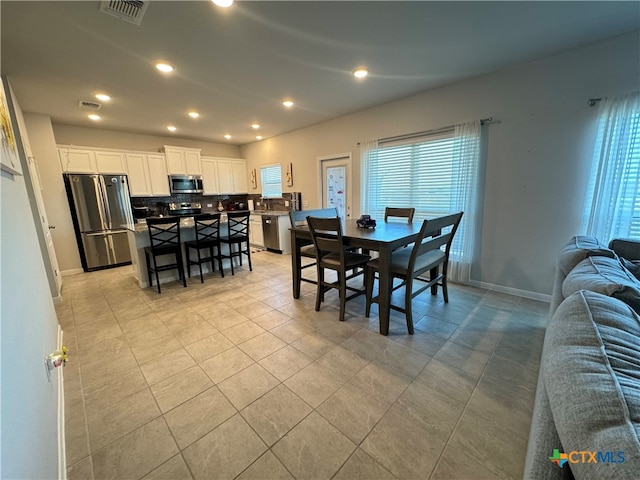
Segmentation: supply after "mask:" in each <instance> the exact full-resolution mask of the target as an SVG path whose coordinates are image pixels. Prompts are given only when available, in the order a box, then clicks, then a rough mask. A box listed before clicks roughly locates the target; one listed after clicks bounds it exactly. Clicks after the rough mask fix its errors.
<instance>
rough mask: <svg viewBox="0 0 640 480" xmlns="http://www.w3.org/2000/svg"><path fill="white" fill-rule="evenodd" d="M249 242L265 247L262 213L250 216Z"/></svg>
mask: <svg viewBox="0 0 640 480" xmlns="http://www.w3.org/2000/svg"><path fill="white" fill-rule="evenodd" d="M249 221H250V224H249V243H251V245H255V246H256V247H264V235H263V233H262V215H253V214H252V215H251V217H249Z"/></svg>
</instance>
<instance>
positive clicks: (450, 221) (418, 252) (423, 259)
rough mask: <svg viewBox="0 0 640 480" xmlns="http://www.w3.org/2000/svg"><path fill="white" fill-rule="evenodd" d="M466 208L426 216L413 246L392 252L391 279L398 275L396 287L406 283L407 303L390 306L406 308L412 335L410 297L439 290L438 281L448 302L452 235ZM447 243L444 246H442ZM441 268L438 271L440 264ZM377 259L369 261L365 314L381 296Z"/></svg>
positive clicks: (405, 297)
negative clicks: (375, 285)
mask: <svg viewBox="0 0 640 480" xmlns="http://www.w3.org/2000/svg"><path fill="white" fill-rule="evenodd" d="M462 214H463V212H459V213H455V214H452V215H446V216H444V217H440V218H435V219H433V220H425V221H424V222H423V223H422V228H421V229H420V233H419V234H418V237H417V238H416V241H415V243H414V244H413V247H411V248H402V249H399V250H396V251H394V252H393V253H392V254H391V264H390V271H389V272H387V274H388V275H391V282H393V280H394V279H396V278H398V279H400V280H402V282H401V283H399V284H398V285H395V286H394V287H393V290H397V289H399V288H402V287H405V294H404V307H400V306H397V305H393V304H390V305H389V306H390V308H392V309H393V310H397V311H399V312H403V313H404V314H405V316H406V321H407V329H408V331H409V334H410V335H413V316H412V310H411V301H412V300H413V299H414V298H415V297H416V296H418V295H419V294H421V293H422V292H424V291H425V290H426V289H427V288H431V294H432V295H435V294H436V293H437V288H438V285H440V286H441V287H442V294H443V297H444V301H445V303H449V293H448V291H447V268H448V265H449V253H450V251H451V243H452V242H453V237H454V236H455V234H456V231H457V230H458V226H459V225H460V219H461V218H462ZM443 246H444V250H443V249H442V247H443ZM441 265H442V270H441V271H440V272H439V269H440V266H441ZM379 269H380V267H379V262H378V259H377V258H375V259H372V260H371V261H369V262H368V263H367V268H366V273H365V277H366V279H365V285H366V291H367V306H366V313H365V316H366V317H369V314H370V313H371V304H372V303H377V302H378V297H373V283H374V279H375V273H376V272H378V273H379ZM427 271H428V272H430V278H429V279H426V278H423V277H422V275H423V274H425V273H426V272H427ZM414 281H420V282H424V285H423V286H421V287H420V288H419V289H417V290H416V291H415V292H414V291H413V282H414Z"/></svg>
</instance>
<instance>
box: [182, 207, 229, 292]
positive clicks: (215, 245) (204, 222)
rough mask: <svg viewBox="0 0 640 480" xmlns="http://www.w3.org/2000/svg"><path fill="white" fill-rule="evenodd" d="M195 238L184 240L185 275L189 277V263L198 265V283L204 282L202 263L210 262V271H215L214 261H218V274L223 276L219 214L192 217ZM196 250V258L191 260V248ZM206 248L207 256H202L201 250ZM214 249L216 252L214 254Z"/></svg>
mask: <svg viewBox="0 0 640 480" xmlns="http://www.w3.org/2000/svg"><path fill="white" fill-rule="evenodd" d="M193 223H194V228H195V234H196V239H195V240H190V241H188V242H184V248H185V253H186V256H187V275H188V276H189V278H191V265H198V269H199V270H200V283H204V276H203V275H202V264H203V263H209V262H211V271H212V272H215V271H216V267H215V261H216V260H217V261H218V268H219V269H220V275H222V277H223V278H224V269H223V268H222V251H221V249H220V214H219V213H203V214H200V215H195V216H194V217H193ZM192 249H193V250H195V251H196V256H197V258H196V259H194V260H192V259H191V258H190V256H189V253H190V251H191V250H192ZM204 249H207V250H208V256H204V257H203V256H202V253H201V252H202V250H204ZM214 249H215V251H216V254H215V255H214Z"/></svg>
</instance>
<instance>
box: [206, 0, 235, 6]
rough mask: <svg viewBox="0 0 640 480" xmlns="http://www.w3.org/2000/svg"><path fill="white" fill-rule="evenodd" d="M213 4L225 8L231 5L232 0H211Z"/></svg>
mask: <svg viewBox="0 0 640 480" xmlns="http://www.w3.org/2000/svg"><path fill="white" fill-rule="evenodd" d="M211 1H212V2H213V3H214V4H216V5H217V6H219V7H222V8H227V7H230V6H231V5H233V0H211Z"/></svg>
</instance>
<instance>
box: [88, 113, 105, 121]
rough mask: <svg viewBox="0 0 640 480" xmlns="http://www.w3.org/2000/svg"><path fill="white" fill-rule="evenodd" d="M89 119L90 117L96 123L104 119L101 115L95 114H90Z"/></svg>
mask: <svg viewBox="0 0 640 480" xmlns="http://www.w3.org/2000/svg"><path fill="white" fill-rule="evenodd" d="M87 117H89V118H90V119H91V120H93V121H94V122H97V121H98V120H100V119H101V118H102V117H101V116H100V115H97V114H95V113H90V114H89V115H87Z"/></svg>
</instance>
